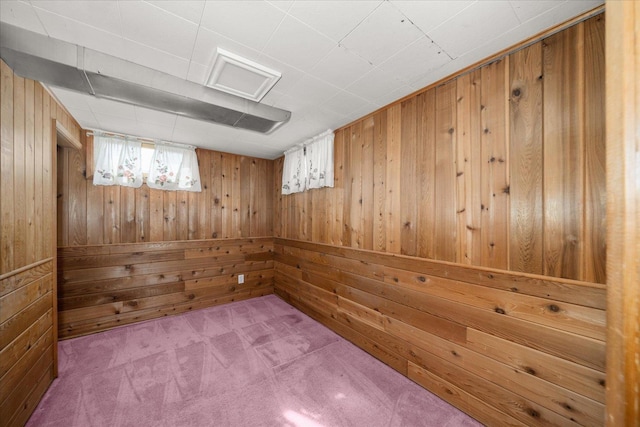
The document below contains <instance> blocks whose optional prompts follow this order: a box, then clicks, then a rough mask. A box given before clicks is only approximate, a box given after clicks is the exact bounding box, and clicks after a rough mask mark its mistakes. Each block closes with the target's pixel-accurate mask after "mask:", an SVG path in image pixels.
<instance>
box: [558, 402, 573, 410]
mask: <svg viewBox="0 0 640 427" xmlns="http://www.w3.org/2000/svg"><path fill="white" fill-rule="evenodd" d="M560 406H562V407H563V408H564V409H566V410H567V411H573V408H572V407H571V405H569V404H568V403H567V402H562V403H561V404H560Z"/></svg>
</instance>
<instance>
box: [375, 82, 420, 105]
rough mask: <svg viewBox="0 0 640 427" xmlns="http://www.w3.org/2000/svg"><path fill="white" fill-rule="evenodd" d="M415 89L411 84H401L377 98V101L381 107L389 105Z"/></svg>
mask: <svg viewBox="0 0 640 427" xmlns="http://www.w3.org/2000/svg"><path fill="white" fill-rule="evenodd" d="M415 91H416V90H415V89H414V88H413V87H411V86H401V87H399V88H397V89H394V90H392V91H390V92H388V93H387V94H385V95H382V96H381V97H379V98H377V99H376V102H375V103H376V104H377V105H379V106H381V107H382V106H385V105H389V104H391V103H392V102H395V101H397V100H398V99H400V98H404V97H405V96H407V95H409V94H410V93H413V92H415Z"/></svg>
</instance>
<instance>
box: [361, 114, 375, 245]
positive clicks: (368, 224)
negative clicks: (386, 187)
mask: <svg viewBox="0 0 640 427" xmlns="http://www.w3.org/2000/svg"><path fill="white" fill-rule="evenodd" d="M374 144H375V118H374V117H373V116H370V117H367V118H366V119H364V120H363V122H362V144H361V145H362V152H361V157H360V159H361V162H362V163H361V164H362V168H361V173H360V176H361V181H360V189H361V197H360V200H359V203H360V205H361V206H362V214H361V217H360V218H361V219H360V230H361V238H360V241H361V247H362V248H363V249H369V250H372V249H373V239H374V235H375V234H374V228H373V216H374V210H373V198H374V190H373V187H374V175H373V170H374V162H375V160H374V155H373V151H374Z"/></svg>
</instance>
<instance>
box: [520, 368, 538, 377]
mask: <svg viewBox="0 0 640 427" xmlns="http://www.w3.org/2000/svg"><path fill="white" fill-rule="evenodd" d="M522 369H524V371H525V372H526V373H527V374H529V375H536V370H535V369H533V368H531V367H529V366H525V367H524V368H522Z"/></svg>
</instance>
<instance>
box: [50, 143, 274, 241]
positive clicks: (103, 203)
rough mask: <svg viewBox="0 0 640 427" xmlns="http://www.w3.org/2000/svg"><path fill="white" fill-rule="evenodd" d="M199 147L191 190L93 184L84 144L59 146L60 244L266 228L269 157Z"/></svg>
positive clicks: (269, 225)
mask: <svg viewBox="0 0 640 427" xmlns="http://www.w3.org/2000/svg"><path fill="white" fill-rule="evenodd" d="M92 138H93V137H91V136H88V137H86V141H85V144H86V145H87V146H89V147H90V146H91V144H92ZM90 151H91V150H90ZM197 154H198V163H199V167H200V179H201V181H202V192H200V193H192V192H184V191H162V190H155V189H150V188H149V187H147V186H146V185H144V184H143V185H142V186H141V187H140V188H126V187H119V186H113V187H108V186H94V185H93V183H92V181H91V180H87V179H86V177H85V175H86V167H87V164H86V161H87V159H86V155H85V152H84V151H78V150H69V149H62V148H61V149H59V150H58V165H59V166H58V209H59V212H58V219H59V227H58V246H83V245H97V244H105V245H106V244H119V243H142V242H160V241H174V240H201V239H227V238H239V237H256V236H271V235H272V234H273V201H272V197H271V195H270V193H269V192H268V191H267V190H266V189H267V188H268V189H271V188H272V187H273V184H272V182H273V179H274V173H273V161H271V160H265V159H257V158H252V157H246V156H238V155H234V154H227V153H220V152H217V151H210V150H203V149H198V150H197Z"/></svg>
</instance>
